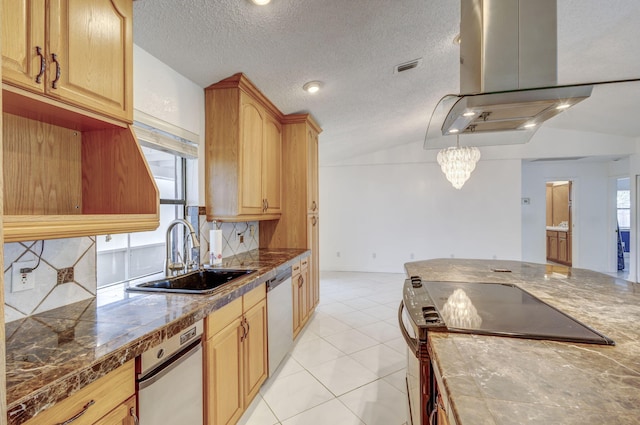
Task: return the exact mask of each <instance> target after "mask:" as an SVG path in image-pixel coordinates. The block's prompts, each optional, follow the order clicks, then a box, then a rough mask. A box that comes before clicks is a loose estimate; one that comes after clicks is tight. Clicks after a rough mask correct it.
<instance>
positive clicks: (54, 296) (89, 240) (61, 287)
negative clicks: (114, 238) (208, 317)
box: [4, 207, 260, 322]
mask: <svg viewBox="0 0 640 425" xmlns="http://www.w3.org/2000/svg"><path fill="white" fill-rule="evenodd" d="M187 219H188V220H189V221H190V222H191V224H193V225H194V227H196V226H197V228H198V229H199V237H200V262H201V263H208V262H209V257H208V254H209V230H211V229H213V226H214V224H213V223H212V222H208V221H206V214H205V211H204V208H203V207H188V209H187ZM215 226H216V228H217V229H221V230H222V256H223V257H232V256H234V255H236V254H240V253H243V252H246V251H250V250H252V249H256V248H258V246H259V241H260V235H259V225H258V222H257V221H250V222H240V223H216V224H215ZM241 236H242V237H241ZM241 240H242V242H241ZM43 243H44V249H43V245H42V244H43ZM41 249H43V251H42V259H41V261H40V264H39V266H38V267H37V268H36V269H35V270H34V271H33V273H34V278H35V288H34V289H31V290H26V291H22V292H12V291H11V283H12V282H11V277H12V275H11V272H12V267H11V265H12V264H13V263H14V262H16V261H20V262H22V261H37V260H38V256H39V254H40V250H41ZM67 280H69V282H67ZM96 291H97V279H96V240H95V237H81V238H69V239H53V240H46V241H44V242H43V241H29V242H12V243H6V244H4V300H5V306H4V307H5V322H12V321H14V320H18V319H22V318H24V317H27V316H30V315H32V314H36V313H41V312H43V311H47V310H51V309H54V308H58V307H62V306H64V305H67V304H71V303H75V302H78V301H82V300H85V299H89V298H92V297H95V296H96Z"/></svg>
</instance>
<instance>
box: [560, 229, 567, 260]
mask: <svg viewBox="0 0 640 425" xmlns="http://www.w3.org/2000/svg"><path fill="white" fill-rule="evenodd" d="M568 251H569V246H568V245H567V233H566V232H558V261H559V262H561V263H567V262H568V261H569V258H568Z"/></svg>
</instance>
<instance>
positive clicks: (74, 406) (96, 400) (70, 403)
mask: <svg viewBox="0 0 640 425" xmlns="http://www.w3.org/2000/svg"><path fill="white" fill-rule="evenodd" d="M135 415H136V401H135V372H134V361H133V360H131V361H129V362H127V363H125V364H124V365H122V366H120V367H119V368H118V369H116V370H114V371H112V372H110V373H108V374H107V375H105V376H103V377H102V378H100V379H98V380H97V381H95V382H92V383H91V384H89V385H87V386H86V387H84V388H82V389H81V390H80V391H78V392H77V393H75V394H73V395H72V396H70V397H68V398H66V399H64V400H62V401H61V402H60V403H56V404H55V405H54V406H53V407H51V408H50V409H47V410H45V411H43V412H42V413H40V414H39V415H37V416H35V417H33V418H31V419H30V420H28V421H27V422H25V425H38V424H66V423H69V424H70V423H73V425H92V424H93V425H119V424H122V425H135V424H137V418H136V416H135ZM74 418H75V419H74Z"/></svg>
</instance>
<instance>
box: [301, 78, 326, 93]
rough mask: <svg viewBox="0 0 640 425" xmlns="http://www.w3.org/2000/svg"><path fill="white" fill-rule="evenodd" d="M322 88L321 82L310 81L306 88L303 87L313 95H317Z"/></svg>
mask: <svg viewBox="0 0 640 425" xmlns="http://www.w3.org/2000/svg"><path fill="white" fill-rule="evenodd" d="M321 87H322V83H321V82H320V81H309V82H308V83H306V84H305V85H304V86H302V88H303V89H304V91H306V92H307V93H311V94H313V93H317V92H318V91H319V90H320V88H321Z"/></svg>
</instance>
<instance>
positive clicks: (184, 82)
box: [133, 44, 204, 205]
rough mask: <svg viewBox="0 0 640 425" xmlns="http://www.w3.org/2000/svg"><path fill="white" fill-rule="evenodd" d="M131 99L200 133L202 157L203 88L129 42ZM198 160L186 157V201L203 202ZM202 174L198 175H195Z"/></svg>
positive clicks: (143, 108) (141, 108) (139, 106)
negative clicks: (131, 66) (187, 183)
mask: <svg viewBox="0 0 640 425" xmlns="http://www.w3.org/2000/svg"><path fill="white" fill-rule="evenodd" d="M133 68H134V72H133V89H134V91H133V103H134V107H135V109H137V110H139V111H142V112H145V113H147V114H149V115H151V116H153V117H156V118H159V119H161V120H164V121H166V122H168V123H171V124H173V125H175V126H177V127H180V128H183V129H185V130H188V131H190V132H192V133H195V134H198V135H200V144H199V157H200V158H204V155H203V149H204V90H203V88H202V87H200V86H198V85H197V84H195V83H194V82H192V81H191V80H188V79H187V78H185V77H183V76H182V74H179V73H177V72H176V71H174V70H173V69H172V68H170V67H169V66H167V65H165V64H164V63H163V62H160V61H159V60H158V59H156V58H155V57H154V56H151V55H150V54H149V53H147V52H146V51H145V50H143V49H142V48H140V47H138V46H136V45H135V44H134V45H133ZM199 168H200V169H204V168H202V167H198V161H188V166H187V173H188V175H187V182H191V183H192V184H190V185H189V187H188V188H187V204H188V205H204V173H199V172H198V169H199ZM199 174H202V175H199Z"/></svg>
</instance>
